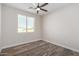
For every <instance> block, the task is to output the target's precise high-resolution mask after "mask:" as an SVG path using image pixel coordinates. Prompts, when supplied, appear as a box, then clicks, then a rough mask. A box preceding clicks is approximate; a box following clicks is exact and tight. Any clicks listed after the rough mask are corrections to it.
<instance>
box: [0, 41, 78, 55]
mask: <svg viewBox="0 0 79 59" xmlns="http://www.w3.org/2000/svg"><path fill="white" fill-rule="evenodd" d="M0 55H1V56H79V53H78V52H74V51H72V50H69V49H66V48H63V47H60V46H57V45H54V44H51V43H49V42H46V41H43V40H39V41H35V42H30V43H26V44H22V45H18V46H14V47H10V48H6V49H3V50H2V51H1V53H0Z"/></svg>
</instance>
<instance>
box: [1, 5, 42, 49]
mask: <svg viewBox="0 0 79 59" xmlns="http://www.w3.org/2000/svg"><path fill="white" fill-rule="evenodd" d="M2 9H3V10H2V15H3V17H2V18H3V20H2V29H3V35H2V36H3V48H6V47H10V46H14V45H18V44H22V43H27V42H30V41H35V40H39V39H41V35H40V33H41V28H40V16H36V15H33V14H30V13H28V12H25V11H21V10H18V9H15V8H11V7H7V6H3V7H2ZM18 14H22V15H26V16H33V17H35V18H36V19H35V32H33V33H18V32H17V26H18V19H17V15H18Z"/></svg>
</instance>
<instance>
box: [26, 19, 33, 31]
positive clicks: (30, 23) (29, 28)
mask: <svg viewBox="0 0 79 59" xmlns="http://www.w3.org/2000/svg"><path fill="white" fill-rule="evenodd" d="M27 32H34V18H33V17H27Z"/></svg>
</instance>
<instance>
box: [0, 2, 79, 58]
mask: <svg viewBox="0 0 79 59" xmlns="http://www.w3.org/2000/svg"><path fill="white" fill-rule="evenodd" d="M78 45H79V3H0V56H79V46H78Z"/></svg>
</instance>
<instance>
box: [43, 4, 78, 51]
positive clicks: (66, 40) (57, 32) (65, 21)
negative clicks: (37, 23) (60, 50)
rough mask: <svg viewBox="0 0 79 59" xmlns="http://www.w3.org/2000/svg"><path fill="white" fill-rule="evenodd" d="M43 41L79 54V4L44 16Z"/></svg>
mask: <svg viewBox="0 0 79 59" xmlns="http://www.w3.org/2000/svg"><path fill="white" fill-rule="evenodd" d="M43 39H44V40H46V41H49V42H51V43H54V44H57V45H61V46H63V47H66V48H69V49H72V50H74V51H78V52H79V4H72V5H70V6H66V7H64V8H61V9H59V10H56V11H54V12H52V13H51V14H48V15H46V16H44V18H43Z"/></svg>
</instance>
